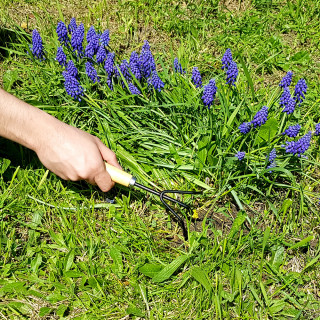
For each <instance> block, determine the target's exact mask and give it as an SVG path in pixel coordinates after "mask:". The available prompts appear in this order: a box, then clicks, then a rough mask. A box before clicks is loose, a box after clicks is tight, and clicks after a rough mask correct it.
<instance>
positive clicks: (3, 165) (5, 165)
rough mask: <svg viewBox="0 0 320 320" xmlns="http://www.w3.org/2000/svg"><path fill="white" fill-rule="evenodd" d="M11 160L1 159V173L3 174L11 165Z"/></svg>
mask: <svg viewBox="0 0 320 320" xmlns="http://www.w3.org/2000/svg"><path fill="white" fill-rule="evenodd" d="M10 163H11V161H10V160H9V159H4V158H1V159H0V174H3V173H4V172H5V171H6V170H7V169H8V167H9V166H10Z"/></svg>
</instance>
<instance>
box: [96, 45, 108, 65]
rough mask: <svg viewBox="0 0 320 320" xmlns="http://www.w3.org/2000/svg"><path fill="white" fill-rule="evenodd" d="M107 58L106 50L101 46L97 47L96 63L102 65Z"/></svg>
mask: <svg viewBox="0 0 320 320" xmlns="http://www.w3.org/2000/svg"><path fill="white" fill-rule="evenodd" d="M106 58H107V52H106V49H105V48H104V47H103V46H99V48H98V51H97V57H96V60H97V63H103V62H104V60H106Z"/></svg>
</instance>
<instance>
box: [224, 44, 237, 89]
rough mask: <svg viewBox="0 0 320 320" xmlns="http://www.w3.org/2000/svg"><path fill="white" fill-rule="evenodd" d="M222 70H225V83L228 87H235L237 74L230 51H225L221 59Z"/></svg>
mask: <svg viewBox="0 0 320 320" xmlns="http://www.w3.org/2000/svg"><path fill="white" fill-rule="evenodd" d="M221 62H222V69H225V70H226V81H227V84H229V85H230V86H235V85H236V84H235V83H236V81H237V77H238V74H239V70H238V66H237V64H236V62H235V61H233V59H232V53H231V50H230V49H227V50H226V52H225V54H224V55H223V57H222V59H221Z"/></svg>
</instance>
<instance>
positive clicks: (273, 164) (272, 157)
mask: <svg viewBox="0 0 320 320" xmlns="http://www.w3.org/2000/svg"><path fill="white" fill-rule="evenodd" d="M276 157H277V152H276V149H275V148H273V149H272V150H271V152H270V153H269V155H268V156H267V161H268V163H269V165H268V166H267V169H271V168H275V167H276V166H277V164H276V161H275V160H276ZM269 172H270V173H271V171H269Z"/></svg>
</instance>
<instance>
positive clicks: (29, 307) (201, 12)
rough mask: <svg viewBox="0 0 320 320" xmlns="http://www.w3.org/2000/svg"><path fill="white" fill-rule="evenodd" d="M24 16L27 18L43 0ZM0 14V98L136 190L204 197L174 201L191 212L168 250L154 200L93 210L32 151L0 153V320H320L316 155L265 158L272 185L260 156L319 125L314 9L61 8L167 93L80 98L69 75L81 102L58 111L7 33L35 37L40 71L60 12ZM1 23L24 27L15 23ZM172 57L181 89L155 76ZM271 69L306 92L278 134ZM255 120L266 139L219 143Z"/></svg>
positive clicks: (58, 96)
mask: <svg viewBox="0 0 320 320" xmlns="http://www.w3.org/2000/svg"><path fill="white" fill-rule="evenodd" d="M18 4H19V6H18ZM38 5H39V8H40V9H41V8H42V9H44V8H45V7H46V5H47V2H46V1H41V2H40V3H38V2H37V6H38ZM106 5H108V8H109V9H110V12H111V14H109V15H106V12H105V7H106ZM3 8H4V10H3V13H2V15H1V20H2V21H3V26H4V27H7V28H9V29H10V30H12V32H11V33H10V34H9V33H8V32H7V30H6V29H5V28H2V30H3V34H5V36H6V39H8V43H7V44H6V45H7V46H8V47H9V52H8V51H7V50H4V51H2V54H3V56H4V58H3V61H2V68H3V69H4V70H6V72H4V73H3V84H4V86H5V88H6V89H8V90H9V91H10V92H12V93H13V94H15V95H17V96H19V97H21V98H23V99H24V100H26V101H28V102H30V103H32V104H33V105H36V106H38V107H40V108H43V109H44V110H46V111H47V112H50V113H52V114H53V115H55V116H56V117H58V118H60V119H61V120H63V121H66V122H68V123H70V124H72V125H75V126H77V127H79V128H82V129H84V130H86V131H89V132H90V133H92V134H95V135H97V136H99V137H100V138H101V139H102V140H103V141H104V142H105V143H106V144H107V145H109V146H110V147H111V148H112V149H113V150H115V151H116V153H117V156H118V158H119V159H120V161H121V163H122V165H123V167H124V168H126V169H127V170H128V171H130V172H132V173H133V174H134V175H136V176H137V177H138V179H139V181H141V182H143V183H145V184H148V185H154V186H155V187H157V188H159V189H162V188H173V187H175V188H178V189H181V190H183V189H186V190H190V189H200V188H201V189H203V188H205V192H204V194H203V195H202V196H197V197H195V198H194V199H190V198H185V200H186V201H188V202H190V203H191V202H194V203H195V205H196V206H197V207H198V214H199V219H198V221H195V222H191V221H188V227H189V240H188V241H184V240H183V237H182V234H181V230H180V228H179V227H178V226H177V224H176V222H175V221H174V220H172V218H171V217H170V216H169V215H167V214H165V212H164V208H163V207H162V205H161V203H160V201H158V200H157V199H156V198H154V197H153V196H148V195H146V194H145V193H143V192H139V191H136V190H127V189H125V188H121V187H119V188H115V189H114V190H113V191H112V192H110V193H108V194H107V195H104V194H102V193H100V192H99V191H98V190H97V189H96V188H94V187H91V186H88V185H87V184H85V183H82V182H79V183H71V182H65V181H62V180H60V179H58V178H57V177H56V176H55V175H53V174H51V173H49V172H48V171H47V170H46V169H45V168H43V167H42V166H41V164H40V163H39V161H38V160H37V159H36V157H35V155H34V154H33V153H32V152H30V151H28V150H26V149H24V148H21V147H19V146H17V145H15V144H13V143H10V142H7V141H1V149H0V150H4V151H1V156H2V160H1V161H2V162H1V163H2V164H1V167H0V168H1V171H0V172H1V176H2V179H1V181H0V190H1V194H0V230H1V232H0V235H1V245H0V256H1V257H3V258H2V261H1V265H0V274H1V276H0V297H1V298H0V317H2V318H4V319H7V318H8V319H129V318H133V319H134V318H136V319H138V318H145V319H273V318H274V319H317V318H319V317H320V313H319V309H320V308H319V295H320V293H319V289H318V288H319V277H318V274H317V268H318V267H319V257H320V245H319V227H318V225H319V207H317V198H318V197H319V183H318V180H319V163H320V162H319V152H318V148H319V145H318V144H317V141H316V140H315V139H314V140H313V147H312V149H311V151H310V152H309V153H308V159H302V160H299V161H295V160H294V159H292V158H290V157H288V156H286V155H285V154H281V155H280V159H279V168H278V169H277V171H275V172H274V173H273V174H272V175H270V174H269V173H268V170H267V169H266V165H267V164H266V163H265V155H266V154H267V152H268V151H270V142H271V141H272V143H273V144H275V145H277V146H280V144H281V143H283V142H281V136H280V135H278V133H281V131H282V129H281V128H279V127H280V126H281V125H282V123H283V124H284V123H286V124H293V123H294V121H298V122H299V123H301V124H303V125H304V128H303V132H307V131H308V130H310V129H314V124H315V123H317V122H319V111H318V107H317V106H318V103H319V99H318V96H319V86H318V82H317V81H318V79H317V73H319V65H318V64H317V61H318V59H319V55H318V44H317V42H316V40H315V39H317V37H318V35H319V26H318V24H317V23H316V22H317V21H318V20H319V5H318V4H317V3H314V2H313V1H307V0H305V1H295V2H289V1H288V2H281V1H272V2H271V1H258V0H256V1H252V2H244V3H241V2H237V1H236V2H228V3H224V4H223V3H222V2H217V1H206V2H201V1H187V2H185V3H184V4H183V5H181V4H180V5H179V4H178V3H174V2H172V1H158V2H155V1H154V2H153V1H144V0H140V1H135V2H128V1H115V2H107V1H100V2H96V3H94V4H90V3H89V2H88V3H86V10H84V11H83V10H81V8H80V7H79V5H77V4H76V3H75V2H74V3H73V2H72V3H70V8H68V7H67V6H64V4H62V5H61V6H60V11H61V12H62V13H63V15H64V17H66V21H68V19H70V17H71V16H72V15H73V14H74V12H79V18H78V16H77V20H78V21H83V22H84V23H85V26H86V28H88V27H89V25H90V24H94V25H95V26H96V25H97V20H96V19H97V18H99V19H100V20H99V21H100V23H101V28H102V29H104V28H106V27H109V28H110V30H111V31H114V32H112V33H111V46H115V47H114V48H113V49H114V50H115V51H116V52H117V55H118V56H119V57H120V58H127V57H128V54H129V52H130V51H132V50H134V49H135V50H137V51H140V48H141V43H142V41H143V40H144V39H146V38H148V40H150V42H151V44H152V51H153V52H154V53H157V62H158V68H159V70H161V71H160V76H161V78H162V79H163V80H164V81H165V82H166V89H165V90H164V91H163V92H162V93H161V94H157V93H150V92H149V91H148V90H147V88H146V85H145V84H142V85H141V86H140V89H141V91H142V95H141V96H139V97H134V96H132V95H130V94H128V91H127V89H126V88H124V89H123V88H122V87H121V86H116V87H115V92H114V93H112V92H110V91H109V90H108V89H106V88H105V87H104V86H103V83H102V84H101V85H100V86H94V87H91V84H90V83H89V82H88V81H86V80H85V76H84V74H83V75H82V76H81V77H82V78H81V79H82V82H83V84H84V85H85V86H86V88H87V91H86V92H88V93H87V94H86V96H85V97H84V99H83V103H81V104H78V103H76V102H74V101H73V100H72V99H71V98H70V97H68V96H67V95H65V91H64V89H63V85H62V84H63V82H62V77H61V75H60V72H61V71H62V69H61V70H60V69H57V67H56V64H55V62H54V60H53V59H49V61H47V62H46V63H45V64H41V63H34V62H33V61H30V60H28V59H26V58H25V56H24V55H20V54H19V52H23V48H24V45H23V44H21V42H19V40H18V39H20V37H21V35H23V36H24V37H27V36H26V35H25V31H23V30H22V29H21V28H17V27H16V26H15V25H14V24H11V23H12V20H13V21H14V22H15V24H17V25H20V26H21V24H22V23H23V22H27V24H28V25H27V28H26V29H27V31H30V30H32V29H33V28H34V27H37V28H38V29H39V30H40V31H41V34H42V35H43V36H44V39H45V42H46V45H47V47H46V48H47V49H48V50H49V52H51V56H53V55H54V50H55V48H56V45H57V39H55V38H52V34H53V33H54V30H55V25H56V23H57V20H58V19H59V16H60V15H61V13H59V10H56V9H54V8H52V6H51V7H49V8H48V9H46V11H47V12H41V10H40V11H39V9H37V8H36V4H35V3H34V2H32V1H25V2H15V1H14V2H9V1H5V2H4V3H3ZM14 8H16V9H17V10H18V13H19V10H22V11H21V12H26V13H27V15H25V16H26V17H29V18H23V19H24V20H21V19H20V16H21V15H17V14H16V15H15V14H14V11H13V9H14ZM19 8H20V9H19ZM23 10H25V11H23ZM25 16H24V17H25ZM43 17H46V18H50V19H49V20H47V21H49V23H47V22H44V19H43ZM128 17H131V18H128ZM41 18H42V19H41ZM25 19H27V21H26V20H25ZM15 37H17V38H15ZM11 42H14V44H10V43H11ZM228 47H230V48H232V52H233V55H234V60H235V61H237V63H238V66H239V69H240V76H239V79H238V84H237V88H236V89H235V90H230V89H228V87H227V86H225V85H224V84H223V83H224V74H223V72H222V71H221V63H220V59H221V56H222V54H223V52H224V51H225V49H226V48H228ZM10 50H11V51H10ZM176 55H177V56H178V57H179V59H180V61H181V62H182V65H183V67H184V68H185V69H186V70H187V75H186V76H173V74H172V70H171V64H172V61H173V58H174V57H175V56H176ZM194 65H196V66H198V67H199V69H200V70H201V72H202V75H203V76H204V83H207V81H208V80H209V79H210V78H212V77H214V78H216V79H217V84H218V98H217V100H216V102H215V105H214V107H213V108H212V109H211V113H210V112H208V110H207V109H206V108H205V107H204V106H203V105H202V102H201V99H200V98H201V94H202V93H201V90H196V89H195V88H194V86H193V85H192V84H191V82H190V79H189V78H190V72H191V69H192V67H193V66H194ZM7 70H8V71H7ZM288 70H293V71H294V72H295V76H294V82H295V83H296V81H297V80H298V79H299V78H301V77H304V78H305V79H306V80H307V82H308V94H307V99H306V101H305V102H304V103H303V105H302V106H301V108H299V109H297V112H295V114H294V116H293V117H291V118H289V119H288V117H286V118H285V119H284V117H283V115H282V114H278V113H277V106H278V102H279V96H280V90H279V89H278V83H279V81H280V79H281V77H282V76H283V75H284V74H285V72H286V71H288ZM100 73H101V74H103V71H102V70H100ZM43 83H45V84H46V85H45V86H42V84H43ZM40 88H41V89H40ZM265 104H267V105H268V107H269V108H270V114H271V115H272V118H274V121H276V125H275V124H274V123H271V124H270V123H269V124H266V126H264V129H262V130H261V129H260V131H258V130H256V131H253V132H252V133H250V134H249V135H248V136H247V137H246V138H243V137H242V136H241V135H240V134H239V133H238V132H236V128H237V127H238V125H239V124H240V123H241V122H242V121H245V120H251V119H252V117H253V115H254V114H255V112H256V111H257V110H259V109H260V108H261V106H262V105H265ZM273 126H276V127H277V128H278V131H277V132H273V131H272V127H273ZM270 135H272V139H271V138H270ZM209 137H211V138H209ZM240 147H241V148H242V150H246V151H247V153H248V156H247V158H246V163H245V164H243V165H242V166H241V165H238V164H237V162H236V161H235V158H234V157H233V155H234V153H235V152H236V151H238V150H239V149H240ZM10 161H11V163H10ZM205 181H206V184H205V183H204V182H205ZM106 197H108V198H111V199H113V198H115V199H116V203H115V204H110V203H109V202H108V201H106Z"/></svg>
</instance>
